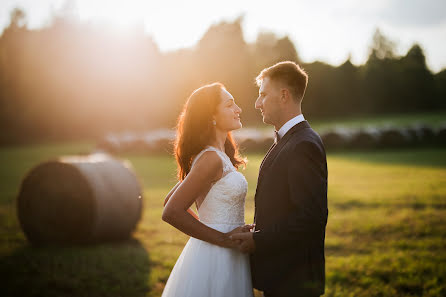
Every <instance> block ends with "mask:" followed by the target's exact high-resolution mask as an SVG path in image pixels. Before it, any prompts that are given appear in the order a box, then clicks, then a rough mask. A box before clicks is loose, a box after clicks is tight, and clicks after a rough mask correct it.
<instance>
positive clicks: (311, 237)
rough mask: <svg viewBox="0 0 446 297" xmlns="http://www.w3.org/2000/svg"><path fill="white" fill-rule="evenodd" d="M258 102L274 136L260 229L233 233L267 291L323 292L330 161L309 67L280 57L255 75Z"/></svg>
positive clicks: (259, 207)
mask: <svg viewBox="0 0 446 297" xmlns="http://www.w3.org/2000/svg"><path fill="white" fill-rule="evenodd" d="M256 80H257V84H258V85H259V87H260V89H259V97H258V98H257V100H256V102H255V107H256V109H260V111H261V112H262V116H263V122H264V123H266V124H270V125H274V127H275V129H276V141H275V142H274V144H273V145H272V146H271V148H270V149H269V151H268V153H267V154H266V156H265V158H264V159H263V162H262V164H261V165H260V172H259V177H258V181H257V189H256V194H255V214H254V223H255V231H254V232H246V233H237V234H234V235H232V237H231V238H232V239H233V240H238V241H239V242H240V245H239V249H240V250H241V251H242V252H247V253H250V258H251V273H252V279H253V286H254V288H256V289H258V290H262V291H263V292H264V296H265V297H277V296H305V297H312V296H320V295H322V294H324V290H325V256H324V241H325V226H326V224H327V217H328V209H327V161H326V156H325V149H324V145H323V144H322V141H321V138H320V137H319V135H318V134H317V133H316V132H315V131H314V130H313V129H311V127H310V125H309V124H308V122H307V121H306V120H305V119H304V116H303V115H302V111H301V103H302V99H303V97H304V94H305V89H306V86H307V82H308V76H307V74H306V73H305V72H304V71H303V70H302V69H301V68H300V67H299V66H298V65H297V64H296V63H294V62H280V63H277V64H275V65H273V66H271V67H269V68H266V69H264V70H262V72H261V73H260V74H259V75H258V76H257V78H256Z"/></svg>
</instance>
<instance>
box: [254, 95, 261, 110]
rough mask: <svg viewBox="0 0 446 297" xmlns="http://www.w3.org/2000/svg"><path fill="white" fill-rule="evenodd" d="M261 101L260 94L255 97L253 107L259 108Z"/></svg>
mask: <svg viewBox="0 0 446 297" xmlns="http://www.w3.org/2000/svg"><path fill="white" fill-rule="evenodd" d="M261 102H262V100H260V96H259V97H258V98H257V100H256V102H255V104H254V107H255V108H256V109H260V108H261V107H262V104H261Z"/></svg>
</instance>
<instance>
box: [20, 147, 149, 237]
mask: <svg viewBox="0 0 446 297" xmlns="http://www.w3.org/2000/svg"><path fill="white" fill-rule="evenodd" d="M141 211H142V190H141V186H140V184H139V182H138V179H137V176H136V175H135V174H134V172H133V169H132V166H131V164H130V163H129V162H127V161H125V162H121V161H118V160H116V159H112V158H110V157H109V156H107V155H104V154H93V155H88V156H64V157H60V158H58V159H56V160H49V161H46V162H43V163H41V164H39V165H37V166H35V167H34V168H32V169H31V170H30V171H29V172H28V174H27V175H26V176H25V178H24V179H23V181H22V184H21V187H20V191H19V195H18V197H17V212H18V218H19V222H20V225H21V227H22V229H23V231H24V233H25V235H26V237H27V238H28V240H29V241H30V242H31V243H33V244H37V245H40V244H70V243H94V242H100V241H108V240H120V239H126V238H128V237H129V236H130V234H131V232H132V231H133V229H134V228H135V226H136V224H137V222H138V221H139V219H140V217H141Z"/></svg>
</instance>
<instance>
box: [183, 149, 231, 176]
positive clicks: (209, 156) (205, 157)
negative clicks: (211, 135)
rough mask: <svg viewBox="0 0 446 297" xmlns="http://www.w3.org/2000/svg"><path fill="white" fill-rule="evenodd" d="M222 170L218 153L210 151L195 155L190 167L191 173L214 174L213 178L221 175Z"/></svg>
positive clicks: (206, 150)
mask: <svg viewBox="0 0 446 297" xmlns="http://www.w3.org/2000/svg"><path fill="white" fill-rule="evenodd" d="M222 170H223V164H222V160H221V158H220V156H219V155H218V153H217V152H216V151H215V150H212V149H205V150H203V151H201V152H200V153H199V154H197V155H196V156H195V158H194V161H193V163H192V167H191V172H192V171H198V172H200V174H211V175H214V174H215V176H218V175H219V174H221V172H222Z"/></svg>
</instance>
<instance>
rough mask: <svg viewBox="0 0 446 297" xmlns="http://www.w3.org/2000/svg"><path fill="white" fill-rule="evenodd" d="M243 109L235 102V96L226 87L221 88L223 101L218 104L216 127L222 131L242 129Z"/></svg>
mask: <svg viewBox="0 0 446 297" xmlns="http://www.w3.org/2000/svg"><path fill="white" fill-rule="evenodd" d="M241 112H242V109H241V108H240V107H238V106H237V104H235V101H234V97H232V95H231V93H229V92H228V91H226V90H225V89H222V90H221V102H220V103H219V104H218V106H217V112H216V113H215V116H214V118H215V122H216V128H217V129H220V130H222V131H232V130H236V129H240V128H241V127H242V123H241V122H240V113H241Z"/></svg>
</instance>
